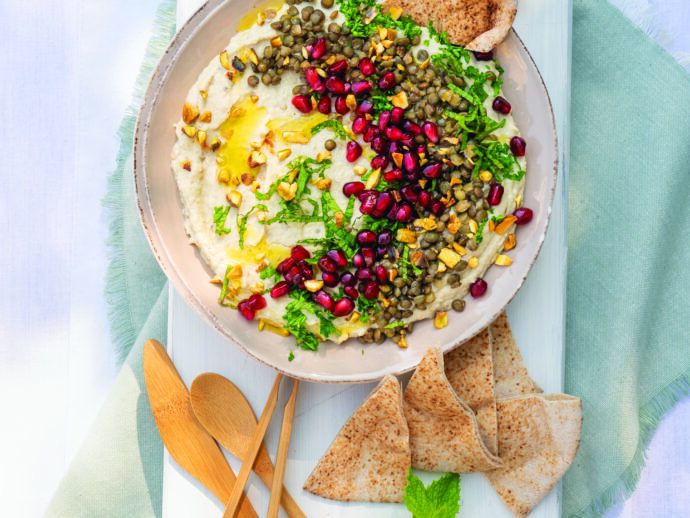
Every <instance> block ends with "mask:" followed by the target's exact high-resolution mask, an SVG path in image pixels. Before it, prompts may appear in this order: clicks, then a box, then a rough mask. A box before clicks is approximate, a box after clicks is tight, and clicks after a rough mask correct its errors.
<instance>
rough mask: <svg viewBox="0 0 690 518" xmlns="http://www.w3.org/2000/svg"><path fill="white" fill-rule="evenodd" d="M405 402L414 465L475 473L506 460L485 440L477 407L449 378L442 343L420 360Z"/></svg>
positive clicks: (431, 469) (404, 397)
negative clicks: (466, 399)
mask: <svg viewBox="0 0 690 518" xmlns="http://www.w3.org/2000/svg"><path fill="white" fill-rule="evenodd" d="M403 408H404V410H405V417H406V418H407V426H408V427H409V429H410V450H411V452H412V466H413V467H415V468H419V469H423V470H426V471H446V472H448V471H452V472H455V473H471V472H474V471H487V470H491V469H496V468H497V467H499V466H501V464H502V463H501V460H500V459H499V458H498V457H496V456H495V455H493V454H492V453H491V452H490V451H489V450H488V449H487V447H486V445H485V444H484V441H483V440H482V437H481V434H480V432H479V426H478V424H477V419H476V416H475V415H474V412H473V411H472V409H471V408H470V407H469V406H467V404H466V403H465V402H463V401H462V400H461V399H460V398H458V396H457V395H456V394H455V391H454V390H453V388H452V387H451V386H450V383H448V380H447V379H446V375H445V374H444V372H443V355H442V354H441V350H440V349H439V348H438V347H434V348H431V349H429V350H428V351H427V352H426V354H425V355H424V357H423V358H422V361H421V362H420V363H419V366H418V367H417V370H416V371H415V373H414V375H413V376H412V378H411V379H410V382H409V383H408V385H407V388H406V389H405V393H404V394H403Z"/></svg>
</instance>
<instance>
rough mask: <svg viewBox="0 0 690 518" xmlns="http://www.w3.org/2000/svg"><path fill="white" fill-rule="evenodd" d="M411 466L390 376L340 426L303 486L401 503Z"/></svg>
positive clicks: (398, 396)
mask: <svg viewBox="0 0 690 518" xmlns="http://www.w3.org/2000/svg"><path fill="white" fill-rule="evenodd" d="M409 468H410V446H409V434H408V429H407V423H406V422H405V416H404V415H403V407H402V389H401V387H400V383H399V382H398V380H397V379H396V378H395V377H394V376H390V375H388V376H386V377H385V378H383V380H382V381H381V382H380V383H379V384H378V385H377V386H376V388H375V389H374V390H373V391H372V393H371V394H369V396H368V397H367V399H365V400H364V402H363V403H362V404H361V405H360V406H359V408H358V409H357V410H355V412H354V413H353V414H352V415H351V416H350V418H349V419H348V420H347V422H346V423H345V424H344V425H343V427H342V428H341V429H340V431H339V432H338V435H336V436H335V439H333V442H332V443H331V445H330V446H329V447H328V450H326V453H324V455H323V456H322V457H321V460H319V462H318V464H317V465H316V467H315V468H314V470H313V471H312V472H311V474H310V475H309V478H308V479H307V481H306V482H305V483H304V489H306V490H307V491H309V492H310V493H313V494H315V495H318V496H322V497H324V498H330V499H332V500H344V501H365V502H402V501H403V497H404V490H405V486H406V485H407V481H406V479H405V477H406V476H407V473H408V470H409Z"/></svg>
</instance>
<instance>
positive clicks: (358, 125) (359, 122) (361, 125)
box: [352, 116, 368, 135]
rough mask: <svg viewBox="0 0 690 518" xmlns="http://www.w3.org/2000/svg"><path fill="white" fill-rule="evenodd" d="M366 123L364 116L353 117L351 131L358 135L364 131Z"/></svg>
mask: <svg viewBox="0 0 690 518" xmlns="http://www.w3.org/2000/svg"><path fill="white" fill-rule="evenodd" d="M367 124H368V122H367V119H365V118H364V116H359V117H355V120H354V121H352V131H353V132H355V133H356V134H357V135H359V134H360V133H363V132H364V129H365V128H366V127H367Z"/></svg>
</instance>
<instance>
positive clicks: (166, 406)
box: [144, 340, 257, 518]
mask: <svg viewBox="0 0 690 518" xmlns="http://www.w3.org/2000/svg"><path fill="white" fill-rule="evenodd" d="M144 378H145V380H146V390H147V392H148V396H149V402H150V403H151V410H152V412H153V417H154V419H155V420H156V425H157V426H158V431H159V432H160V434H161V439H162V440H163V444H165V447H166V448H167V450H168V452H169V453H170V456H171V457H172V458H173V459H175V461H176V462H177V463H178V464H179V465H180V466H182V467H183V468H184V469H185V471H187V472H188V473H189V474H190V475H192V476H193V477H194V478H196V479H197V480H198V481H199V482H201V483H202V484H203V485H204V486H206V487H207V488H208V489H210V490H211V492H212V493H213V494H214V495H216V496H217V497H218V498H219V499H220V500H221V501H222V502H223V503H225V502H226V501H227V499H228V498H229V497H230V494H231V492H232V488H233V485H234V483H235V474H234V473H233V471H232V469H230V466H229V465H228V463H227V461H226V460H225V457H224V456H223V453H222V452H221V451H220V448H219V447H218V445H217V444H216V442H215V441H214V440H213V437H211V435H210V434H209V433H208V432H207V431H206V430H205V429H204V427H203V426H202V425H201V424H200V423H199V421H198V420H197V418H196V417H195V416H194V412H192V408H191V405H190V402H189V392H187V387H186V386H185V384H184V382H183V381H182V378H181V377H180V375H179V374H178V372H177V369H175V366H174V365H173V363H172V361H171V360H170V357H169V356H168V353H167V352H166V350H165V348H164V347H163V346H162V345H161V344H160V342H158V341H156V340H149V341H147V342H146V344H145V345H144ZM240 516H243V517H245V518H256V516H257V515H256V513H255V512H254V508H253V507H252V504H251V503H250V502H249V499H248V498H247V497H246V496H244V497H243V498H242V504H241V507H240Z"/></svg>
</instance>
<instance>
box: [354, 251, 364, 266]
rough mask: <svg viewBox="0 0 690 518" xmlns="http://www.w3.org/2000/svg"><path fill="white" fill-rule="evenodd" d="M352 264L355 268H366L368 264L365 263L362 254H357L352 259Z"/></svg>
mask: <svg viewBox="0 0 690 518" xmlns="http://www.w3.org/2000/svg"><path fill="white" fill-rule="evenodd" d="M352 264H353V265H354V267H355V268H364V267H365V266H366V264H365V263H364V256H363V255H362V254H359V253H358V254H355V255H354V256H353V257H352Z"/></svg>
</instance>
